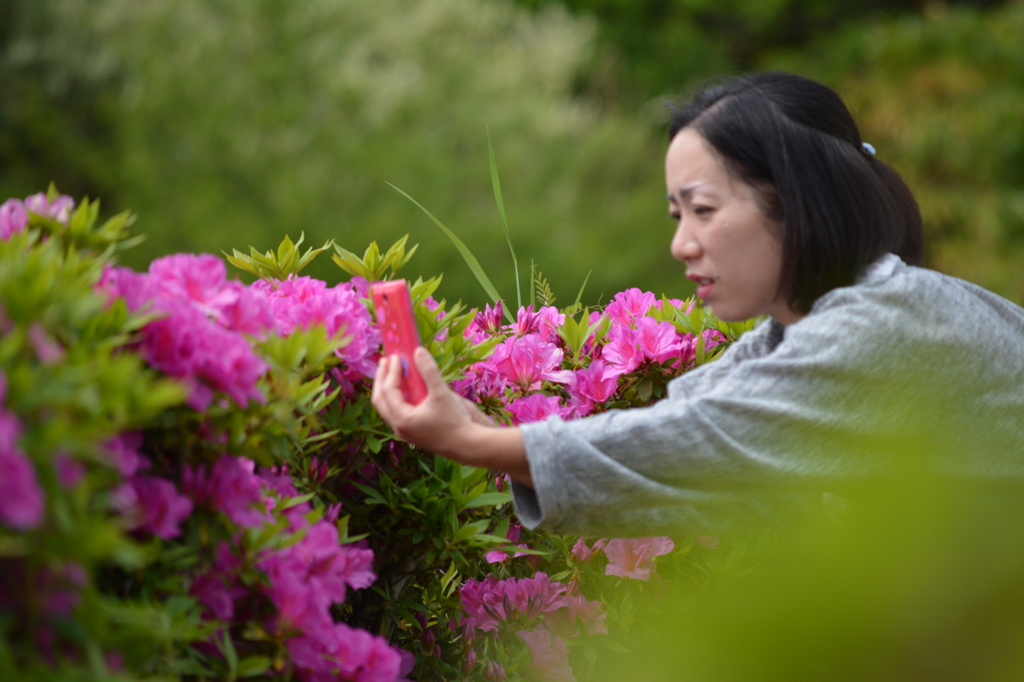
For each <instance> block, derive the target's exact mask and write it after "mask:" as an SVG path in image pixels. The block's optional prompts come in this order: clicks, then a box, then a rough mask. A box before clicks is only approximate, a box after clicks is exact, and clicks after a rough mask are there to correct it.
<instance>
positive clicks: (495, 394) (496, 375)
mask: <svg viewBox="0 0 1024 682" xmlns="http://www.w3.org/2000/svg"><path fill="white" fill-rule="evenodd" d="M506 388H508V380H507V379H506V378H505V377H504V376H502V374H501V372H499V371H498V369H497V368H496V367H494V366H493V365H490V364H488V363H487V362H486V361H484V362H478V363H476V364H475V365H473V366H472V367H470V368H469V369H467V370H466V378H465V379H457V380H456V381H454V382H452V389H453V390H454V391H455V392H456V393H458V394H459V395H461V396H463V397H465V398H468V399H469V400H476V401H481V400H487V399H494V398H503V397H504V396H505V389H506Z"/></svg>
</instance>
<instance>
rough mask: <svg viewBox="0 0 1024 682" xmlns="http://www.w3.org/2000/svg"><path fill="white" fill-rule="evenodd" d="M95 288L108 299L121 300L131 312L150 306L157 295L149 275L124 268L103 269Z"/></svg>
mask: <svg viewBox="0 0 1024 682" xmlns="http://www.w3.org/2000/svg"><path fill="white" fill-rule="evenodd" d="M96 288H97V290H99V291H101V292H104V293H106V295H107V297H108V298H110V299H114V298H123V299H124V301H125V304H126V305H127V306H128V310H131V311H132V312H136V311H139V310H140V309H142V308H144V307H146V306H149V305H151V304H152V302H153V299H154V298H155V297H156V295H157V293H158V292H157V291H156V289H155V287H154V285H153V284H152V283H151V282H150V279H149V275H147V274H142V273H138V272H135V271H134V270H132V269H131V268H125V267H109V266H107V267H106V268H104V270H103V275H102V277H100V281H99V282H98V283H97V284H96Z"/></svg>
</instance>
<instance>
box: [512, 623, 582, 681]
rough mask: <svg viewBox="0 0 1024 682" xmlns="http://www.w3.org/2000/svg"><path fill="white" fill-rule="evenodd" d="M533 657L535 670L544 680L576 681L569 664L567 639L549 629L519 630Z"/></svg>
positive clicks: (518, 633)
mask: <svg viewBox="0 0 1024 682" xmlns="http://www.w3.org/2000/svg"><path fill="white" fill-rule="evenodd" d="M516 634H517V635H519V637H520V638H521V639H522V640H523V641H524V642H526V646H527V648H529V649H530V656H531V657H532V659H533V671H534V672H535V673H536V674H537V677H538V678H539V679H541V680H544V682H576V677H575V676H574V675H573V674H572V668H571V667H570V666H569V647H568V646H567V645H566V643H565V640H563V639H562V638H561V637H558V636H556V635H554V634H552V633H551V632H549V631H547V630H532V631H531V630H519V631H518V632H516Z"/></svg>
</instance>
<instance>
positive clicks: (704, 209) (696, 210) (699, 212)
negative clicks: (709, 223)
mask: <svg viewBox="0 0 1024 682" xmlns="http://www.w3.org/2000/svg"><path fill="white" fill-rule="evenodd" d="M710 213H711V208H710V207H708V206H694V207H693V214H694V215H695V216H697V217H698V218H702V217H704V216H706V215H709V214H710Z"/></svg>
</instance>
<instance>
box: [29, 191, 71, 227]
mask: <svg viewBox="0 0 1024 682" xmlns="http://www.w3.org/2000/svg"><path fill="white" fill-rule="evenodd" d="M74 208H75V200H74V199H72V198H71V197H69V196H67V195H63V194H62V195H61V196H59V197H57V198H56V199H54V200H53V201H50V200H49V198H47V196H46V194H45V193H44V192H39V193H38V194H33V195H32V196H30V197H28V198H26V199H25V209H26V210H28V211H31V212H32V213H37V214H39V215H41V216H46V217H47V218H52V219H53V220H56V221H57V222H58V223H63V224H65V225H67V224H68V220H69V219H70V217H71V211H72V210H74Z"/></svg>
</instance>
